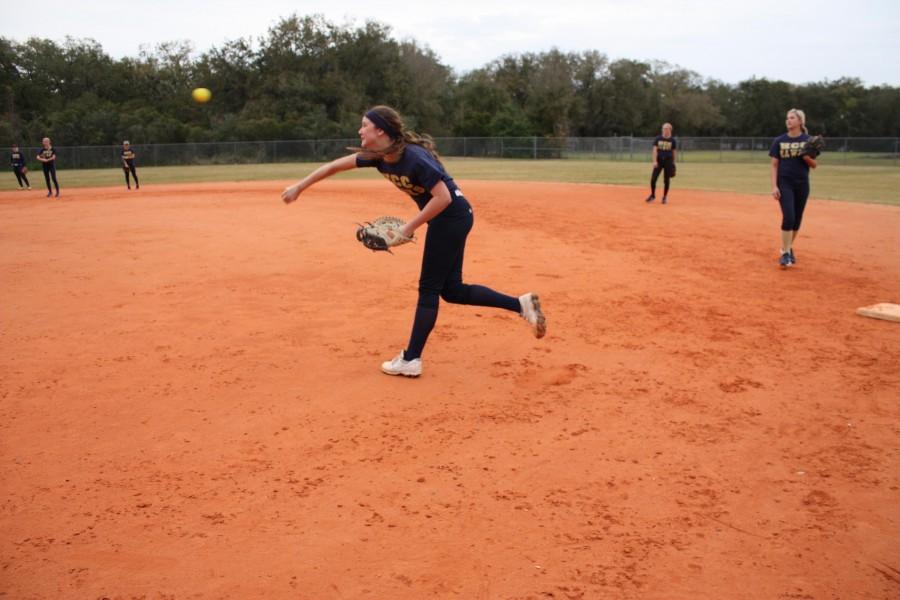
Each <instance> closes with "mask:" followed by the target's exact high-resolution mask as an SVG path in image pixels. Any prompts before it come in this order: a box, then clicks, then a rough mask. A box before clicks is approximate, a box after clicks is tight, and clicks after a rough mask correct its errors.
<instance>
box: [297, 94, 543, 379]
mask: <svg viewBox="0 0 900 600" xmlns="http://www.w3.org/2000/svg"><path fill="white" fill-rule="evenodd" d="M359 137H360V140H361V143H360V145H361V148H358V149H357V150H358V152H356V153H355V154H351V155H349V156H345V157H343V158H338V159H336V160H333V161H332V162H330V163H327V164H324V165H322V166H320V167H319V168H318V169H316V170H315V171H313V172H312V173H310V174H309V175H308V176H307V177H305V178H304V179H302V180H301V181H299V182H297V183H296V184H294V185H292V186H290V187H288V188H285V190H284V192H282V194H281V197H282V199H283V200H284V202H285V203H291V202H293V201H295V200H296V199H297V197H298V196H299V195H300V194H301V193H302V192H303V191H305V190H306V189H307V188H309V187H310V186H311V185H313V184H314V183H316V182H317V181H320V180H322V179H325V178H326V177H330V176H332V175H334V174H335V173H339V172H341V171H347V170H350V169H355V168H358V167H374V168H376V169H378V171H379V172H380V173H381V174H382V175H384V177H385V179H387V180H388V181H390V182H391V183H393V184H394V185H395V186H397V187H398V188H399V189H400V190H401V191H402V192H405V193H407V194H409V195H410V196H411V197H412V199H413V200H414V201H415V203H416V205H417V206H418V207H419V213H418V214H417V215H416V216H415V218H413V219H412V220H410V221H409V222H408V223H407V224H406V225H405V226H404V227H403V229H402V230H401V234H402V235H404V236H407V237H412V235H413V233H414V232H415V231H416V229H417V228H419V227H420V226H421V225H424V224H425V223H428V233H427V234H426V235H425V244H424V246H425V248H424V251H423V255H422V270H421V274H420V277H419V299H418V303H417V306H416V311H415V318H414V319H413V326H412V333H411V334H410V338H409V344H408V345H407V347H406V348H405V349H404V350H402V351H401V352H400V354H399V355H398V356H397V357H396V358H394V359H393V360H390V361H386V362H384V363H382V365H381V370H382V371H384V372H385V373H387V374H389V375H404V376H407V377H418V376H419V375H420V374H421V373H422V359H421V355H422V351H423V349H424V347H425V342H426V341H427V339H428V334H429V333H431V330H432V328H433V327H434V324H435V322H436V321H437V315H438V304H439V300H440V298H443V299H444V300H445V301H446V302H452V303H455V304H469V305H475V306H490V307H494V308H502V309H505V310H508V311H511V312H515V313H518V314H519V315H521V316H522V317H523V318H524V319H525V320H526V321H527V322H528V323H529V325H530V326H531V329H532V331H533V333H534V335H535V337H538V338H540V337H543V336H544V334H545V333H546V321H545V319H544V315H543V313H542V312H541V305H540V300H539V298H538V295H537V294H535V293H527V294H523V295H521V296H519V297H515V296H507V295H505V294H501V293H499V292H496V291H494V290H492V289H490V288H487V287H484V286H481V285H471V284H465V283H463V273H462V269H463V255H464V251H465V247H466V237H467V236H468V235H469V231H470V230H471V229H472V225H473V222H474V216H473V212H472V207H471V205H470V204H469V202H468V200H466V198H465V196H463V193H462V191H461V190H460V189H459V188H458V187H457V185H456V183H455V182H454V181H453V178H452V177H450V175H448V174H447V171H445V170H444V166H443V164H442V163H441V161H440V159H439V157H438V155H437V153H436V152H435V148H434V141H433V140H432V139H431V137H429V136H420V135H418V134H416V133H414V132H412V131H409V130H407V129H406V128H405V126H404V124H403V121H402V119H401V118H400V115H399V114H397V112H396V111H395V110H393V109H392V108H389V107H386V106H376V107H374V108H372V109H371V110H369V111H368V112H367V113H366V114H365V116H364V117H363V118H362V126H361V127H360V129H359Z"/></svg>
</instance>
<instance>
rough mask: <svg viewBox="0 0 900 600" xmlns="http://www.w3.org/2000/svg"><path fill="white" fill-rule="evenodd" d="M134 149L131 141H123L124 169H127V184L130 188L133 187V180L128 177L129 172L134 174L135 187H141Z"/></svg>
mask: <svg viewBox="0 0 900 600" xmlns="http://www.w3.org/2000/svg"><path fill="white" fill-rule="evenodd" d="M134 156H135V154H134V150H132V149H131V142H129V141H128V140H125V141H124V142H122V170H123V171H125V185H127V186H128V189H129V190H130V189H131V180H130V179H129V178H128V174H129V173H131V175H132V176H134V187H135V189H138V190H139V189H141V184H140V183H138V177H137V171H136V170H135V168H134Z"/></svg>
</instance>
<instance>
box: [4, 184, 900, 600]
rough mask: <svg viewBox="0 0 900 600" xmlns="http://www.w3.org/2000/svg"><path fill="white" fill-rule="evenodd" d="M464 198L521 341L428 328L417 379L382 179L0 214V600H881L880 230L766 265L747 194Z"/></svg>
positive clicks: (896, 486)
mask: <svg viewBox="0 0 900 600" xmlns="http://www.w3.org/2000/svg"><path fill="white" fill-rule="evenodd" d="M462 184H463V185H462V187H463V189H464V190H465V191H466V192H467V195H468V196H469V197H470V198H471V199H472V202H473V205H474V206H475V214H476V223H475V228H474V230H473V232H472V235H471V236H470V238H469V244H468V248H467V261H466V270H465V273H466V279H467V281H469V282H473V283H475V282H477V283H483V284H486V285H489V286H492V287H495V288H496V289H498V290H500V291H505V292H507V293H510V294H521V293H523V292H525V291H529V290H532V289H533V290H536V291H538V292H540V294H541V296H542V299H543V303H544V306H545V309H546V314H547V320H548V335H547V337H546V338H544V339H543V340H535V339H534V338H533V337H531V335H530V333H529V331H528V329H527V326H526V324H525V323H524V322H523V321H522V320H521V319H520V318H519V317H518V316H517V315H515V314H512V313H506V312H501V311H497V310H492V309H484V308H478V307H468V306H457V305H446V304H442V306H441V316H440V318H439V319H438V325H437V327H436V329H435V330H434V332H433V334H432V337H431V340H430V343H429V345H428V347H427V348H426V352H425V356H424V366H425V372H424V375H423V376H422V377H421V378H420V379H418V380H408V379H398V378H391V377H388V376H386V375H383V374H382V373H381V372H380V371H379V368H378V367H379V363H380V361H382V360H386V359H389V358H391V357H392V356H393V355H394V354H396V353H397V351H398V350H400V349H401V348H402V347H403V346H404V345H405V343H406V341H407V336H408V332H409V326H410V323H411V320H412V316H413V310H414V305H415V301H416V281H417V276H418V266H419V260H420V254H421V245H419V246H405V247H403V248H399V249H398V250H397V251H396V254H395V255H394V256H391V255H388V254H383V253H382V254H373V253H371V252H368V251H366V250H364V249H363V248H362V247H361V246H360V245H359V244H358V243H357V242H356V240H355V239H354V229H355V222H357V221H361V220H365V219H370V218H374V217H376V216H378V215H380V214H396V215H398V216H404V217H407V218H408V217H409V216H410V215H412V214H414V212H413V209H414V205H413V204H412V203H411V202H410V201H409V200H408V199H405V197H403V196H402V195H401V194H399V193H397V191H396V190H394V189H393V187H392V186H390V185H388V184H386V183H385V182H383V181H380V180H379V181H347V180H340V179H337V180H331V181H328V182H324V183H322V184H319V185H318V186H317V187H315V188H313V189H312V190H310V191H309V192H307V193H306V194H305V195H303V196H301V198H300V200H299V201H298V202H297V203H296V204H294V205H291V206H284V205H283V204H282V203H281V201H280V198H279V192H280V190H281V189H282V187H283V186H284V182H280V183H279V182H267V183H240V184H237V183H234V184H225V183H222V184H210V185H191V186H180V187H178V186H155V187H154V186H152V185H150V186H145V187H144V188H143V189H141V190H140V191H139V192H130V193H126V192H125V190H113V189H108V188H107V189H81V190H66V189H64V190H63V194H64V195H63V197H62V198H61V199H60V200H50V199H45V198H44V197H43V194H41V193H38V192H35V193H33V194H31V195H26V194H24V193H13V192H9V193H3V194H0V219H2V235H0V248H2V253H0V277H2V310H3V328H2V350H0V352H2V354H0V356H2V367H3V369H2V403H0V406H2V414H0V417H2V419H0V423H2V424H0V444H2V448H0V450H2V454H0V460H2V462H0V464H2V480H0V485H2V489H3V503H2V512H0V515H2V519H0V525H2V527H0V528H2V540H0V552H2V571H0V573H2V575H0V577H2V579H0V597H3V598H11V599H12V598H15V599H17V600H18V599H28V598H53V599H58V598H73V599H74V598H77V599H81V598H88V599H99V598H110V599H133V598H143V599H154V600H155V599H179V600H180V599H194V598H203V599H218V598H267V599H272V598H285V599H289V598H290V599H298V598H299V599H310V600H321V599H356V598H377V599H382V598H383V599H391V600H393V599H431V598H461V599H467V600H468V599H475V600H488V599H494V598H498V599H510V600H512V599H516V600H523V599H534V600H546V599H548V598H549V599H581V598H583V599H593V598H614V599H631V598H641V599H644V598H648V599H666V600H670V599H685V600H687V599H692V600H693V599H697V598H711V599H759V598H765V599H788V598H790V599H814V600H819V599H837V598H840V599H854V598H885V599H887V598H898V597H900V541H898V540H900V509H898V506H900V460H898V453H900V325H898V324H896V323H891V322H887V321H877V320H872V319H866V318H863V317H860V316H857V315H856V314H854V311H855V310H856V309H857V308H858V307H860V306H866V305H870V304H874V303H876V302H898V300H900V252H898V248H900V209H898V208H896V207H890V206H877V205H859V204H847V203H840V202H827V201H817V200H815V199H813V200H812V201H811V202H810V205H809V207H808V209H807V214H806V221H805V223H804V231H803V235H802V236H801V238H800V240H799V242H798V244H797V246H796V248H797V259H798V265H797V266H796V267H795V268H793V269H792V270H789V271H782V270H780V269H779V268H778V267H777V264H776V262H777V258H778V256H777V244H778V226H779V223H780V214H779V212H778V209H777V205H776V204H775V202H774V201H773V200H771V199H767V198H763V197H759V196H735V195H725V194H714V193H703V192H689V191H684V190H679V189H677V188H676V189H675V190H674V191H673V193H672V201H671V203H670V204H669V205H667V206H661V205H659V204H658V203H655V204H652V205H646V204H645V203H644V201H643V197H644V194H645V190H643V189H636V188H627V187H606V186H594V185H560V184H540V183H496V182H493V183H487V182H462ZM814 191H815V190H814ZM424 233H425V230H424V229H422V230H420V236H421V235H424Z"/></svg>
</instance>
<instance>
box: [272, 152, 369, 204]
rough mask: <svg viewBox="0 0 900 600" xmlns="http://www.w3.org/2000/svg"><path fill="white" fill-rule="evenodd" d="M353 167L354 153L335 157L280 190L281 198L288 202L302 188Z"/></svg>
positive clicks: (293, 198) (354, 166) (292, 199)
mask: <svg viewBox="0 0 900 600" xmlns="http://www.w3.org/2000/svg"><path fill="white" fill-rule="evenodd" d="M355 168H356V155H355V154H350V155H349V156H342V157H341V158H336V159H334V160H333V161H331V162H329V163H325V164H324V165H322V166H320V167H319V168H317V169H316V170H315V171H313V172H312V173H310V174H309V175H307V176H306V177H304V178H303V179H301V180H300V181H298V182H297V183H295V184H294V185H292V186H289V187H286V188H284V191H283V192H281V199H282V200H284V203H285V204H290V203H291V202H293V201H295V200H296V199H297V196H299V195H300V194H301V193H302V192H303V191H304V190H306V188H308V187H309V186H311V185H312V184H314V183H316V182H319V181H322V180H323V179H325V178H326V177H331V176H332V175H334V174H335V173H340V172H341V171H349V170H350V169H355Z"/></svg>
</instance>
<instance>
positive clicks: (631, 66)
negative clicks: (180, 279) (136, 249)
mask: <svg viewBox="0 0 900 600" xmlns="http://www.w3.org/2000/svg"><path fill="white" fill-rule="evenodd" d="M0 66H2V70H0V94H2V97H3V100H2V111H3V112H4V117H5V118H4V119H3V122H2V124H0V137H2V138H3V139H5V140H7V142H6V143H7V144H11V143H13V142H19V143H20V144H23V145H34V144H36V143H37V142H38V141H39V140H40V138H41V137H43V136H45V135H48V136H50V137H52V138H53V141H54V143H55V144H59V145H104V144H114V143H119V142H120V141H121V140H123V139H129V140H131V141H132V142H133V143H140V144H149V143H172V142H175V143H177V142H209V141H243V140H275V139H312V138H318V139H323V138H344V137H353V136H355V135H356V131H357V129H358V128H359V120H360V115H361V114H362V113H363V112H364V111H365V109H366V108H367V107H369V106H372V105H374V104H388V105H391V106H394V107H395V108H397V109H398V110H400V111H401V113H403V114H404V115H405V117H406V118H407V120H408V125H410V126H412V127H413V128H414V129H417V130H419V131H423V132H428V133H431V134H432V135H435V136H490V137H495V136H578V137H593V136H617V135H618V136H623V135H635V136H650V135H654V134H656V133H657V132H658V131H659V127H660V124H661V123H663V122H664V121H670V122H672V123H673V124H675V130H676V134H677V135H693V136H774V135H776V134H778V133H779V132H781V131H783V129H784V114H785V111H786V110H787V109H788V108H791V107H799V108H802V109H804V110H805V111H806V113H807V116H808V126H809V129H810V131H811V132H814V133H823V134H825V135H829V136H855V137H893V136H898V135H900V88H896V87H891V86H874V87H865V86H864V85H862V82H861V81H860V80H858V79H855V78H842V79H838V80H834V81H822V82H819V83H804V84H794V83H790V82H785V81H772V80H768V79H757V78H753V79H749V80H746V81H742V82H740V83H737V84H728V83H723V82H721V81H716V80H713V79H705V78H703V77H701V76H700V75H699V74H698V73H695V72H693V71H690V70H687V69H683V68H680V67H678V66H674V65H670V64H668V63H665V62H660V61H636V60H627V59H619V60H610V59H609V58H608V57H607V56H606V55H605V54H603V53H601V52H597V51H594V50H590V51H584V52H578V53H575V52H561V51H559V50H556V49H552V50H549V51H544V52H535V53H524V54H511V55H506V56H502V57H500V58H498V59H496V60H493V61H491V62H490V63H488V64H486V65H484V66H483V67H481V68H478V69H474V70H472V71H470V72H467V73H464V74H456V73H454V71H453V70H452V69H451V68H450V67H448V66H447V65H445V64H443V63H442V62H441V60H440V58H439V57H438V56H437V55H436V54H435V53H434V52H433V51H432V50H431V49H429V48H427V47H425V46H422V45H420V44H419V43H418V42H416V41H415V40H402V41H398V40H395V39H394V38H393V37H392V35H391V29H390V27H389V26H387V25H385V24H382V23H379V22H376V21H367V22H366V23H365V24H363V25H360V26H351V25H336V24H334V23H331V22H329V21H327V20H326V19H324V18H323V17H321V16H298V15H293V16H290V17H286V18H283V19H281V20H280V21H278V22H277V23H276V24H275V25H274V26H272V27H271V28H270V29H269V31H268V32H267V33H266V34H265V35H263V36H262V37H260V38H259V39H257V40H256V41H254V40H252V39H250V38H242V39H237V40H231V41H227V42H225V43H223V44H222V45H221V46H217V47H213V48H212V49H210V50H208V51H206V52H203V53H200V54H199V55H195V53H194V51H193V48H192V47H191V45H190V43H188V42H184V41H181V42H166V43H162V44H159V45H158V46H156V47H154V48H144V49H142V50H141V52H140V53H139V55H138V56H137V57H126V58H122V59H113V58H112V57H110V56H109V55H108V54H107V53H106V52H104V50H103V48H102V47H101V46H100V45H99V44H98V43H97V42H95V41H93V40H89V39H73V38H67V39H66V40H65V41H64V42H62V43H58V42H55V41H52V40H48V39H40V38H31V39H29V40H27V41H25V42H23V43H17V42H15V41H13V40H11V39H7V38H3V37H0ZM195 87H208V88H210V89H211V90H212V92H213V100H212V102H210V103H209V104H205V105H201V104H197V103H194V102H192V101H191V99H190V92H191V90H192V89H193V88H195Z"/></svg>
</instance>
